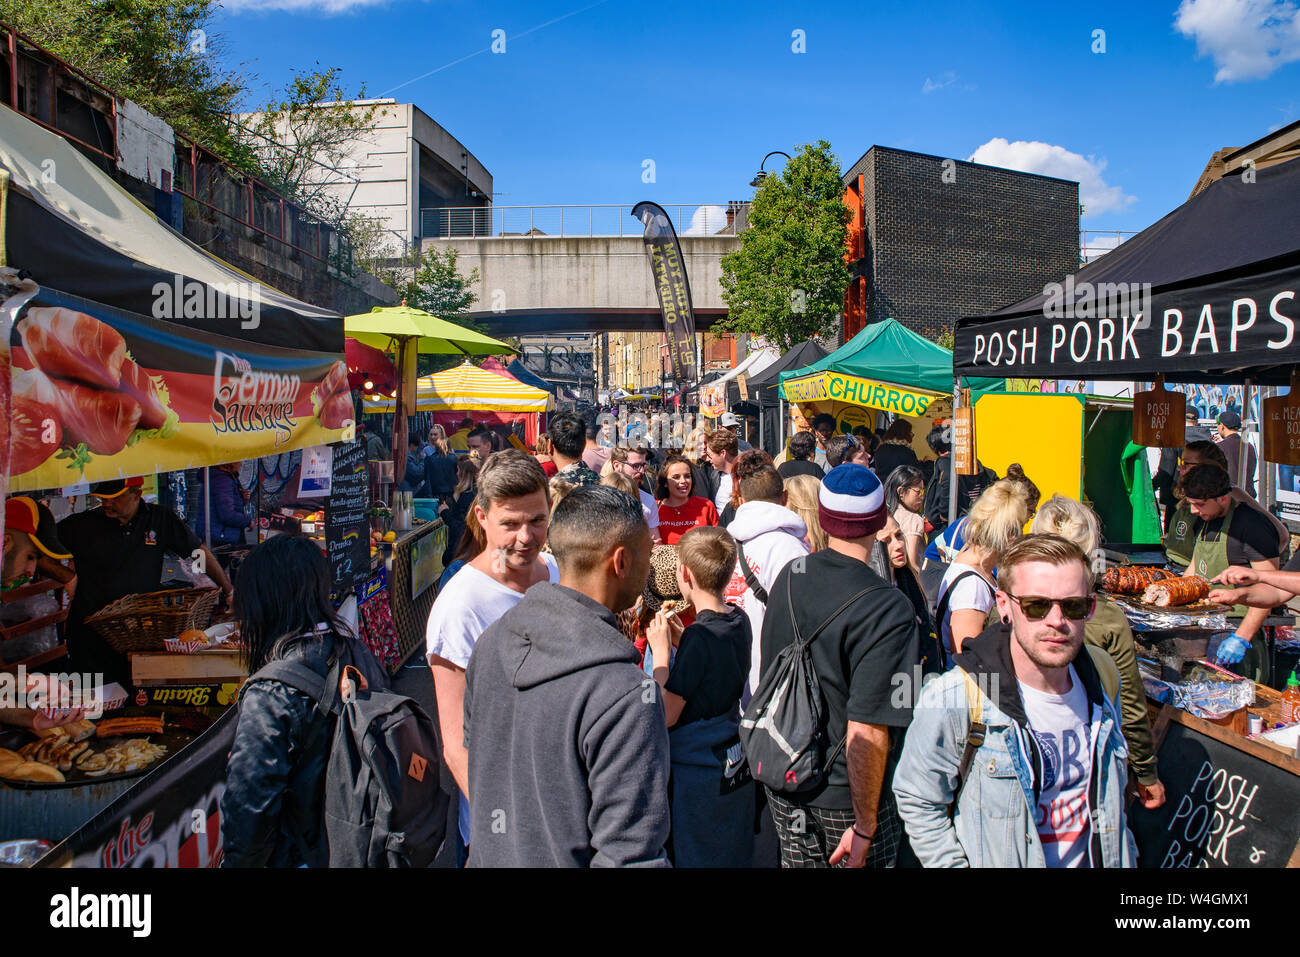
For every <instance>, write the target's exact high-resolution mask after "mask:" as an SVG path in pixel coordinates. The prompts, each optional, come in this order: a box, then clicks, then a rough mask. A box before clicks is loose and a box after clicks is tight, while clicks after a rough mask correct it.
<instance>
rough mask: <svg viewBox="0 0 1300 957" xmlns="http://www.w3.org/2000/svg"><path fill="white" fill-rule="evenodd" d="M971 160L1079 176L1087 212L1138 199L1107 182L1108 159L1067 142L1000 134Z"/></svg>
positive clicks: (1081, 198) (1112, 209)
mask: <svg viewBox="0 0 1300 957" xmlns="http://www.w3.org/2000/svg"><path fill="white" fill-rule="evenodd" d="M970 161H971V162H972V163H984V164H985V165H988V166H1001V167H1004V168H1005V169H1018V170H1020V171H1021V172H1024V173H1039V174H1041V175H1043V176H1056V177H1058V178H1060V179H1072V180H1075V181H1077V182H1078V184H1079V202H1081V203H1083V205H1084V206H1086V207H1087V210H1086V211H1085V213H1084V215H1086V216H1096V215H1097V214H1099V213H1111V212H1118V211H1119V210H1123V209H1127V208H1128V207H1129V206H1131V205H1132V204H1133V203H1135V202H1136V201H1137V197H1136V196H1129V195H1128V194H1127V193H1125V192H1124V190H1123V189H1121V188H1120V187H1118V186H1108V185H1106V181H1105V180H1104V179H1103V178H1102V172H1103V171H1104V170H1105V169H1106V161H1105V160H1104V159H1094V158H1093V157H1091V156H1080V155H1079V154H1078V153H1072V152H1070V151H1069V150H1067V149H1066V148H1065V147H1064V146H1053V145H1052V144H1051V143H1039V142H1037V141H1034V142H1028V141H1025V140H1016V142H1014V143H1009V142H1007V140H1005V139H1003V138H1002V137H1000V136H997V137H994V138H993V139H991V140H989V141H988V142H987V143H985V144H984V145H983V146H981V147H980V148H979V149H977V150H976V151H975V152H974V153H973V154H971V156H970Z"/></svg>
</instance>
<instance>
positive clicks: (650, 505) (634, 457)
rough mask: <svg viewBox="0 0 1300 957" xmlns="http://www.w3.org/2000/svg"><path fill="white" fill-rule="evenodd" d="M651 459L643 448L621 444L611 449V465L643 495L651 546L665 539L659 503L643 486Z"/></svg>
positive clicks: (642, 499)
mask: <svg viewBox="0 0 1300 957" xmlns="http://www.w3.org/2000/svg"><path fill="white" fill-rule="evenodd" d="M649 459H650V453H649V452H647V451H646V450H645V449H643V448H633V449H629V448H627V447H625V446H622V445H619V446H615V447H614V448H613V449H611V450H610V460H609V461H610V467H611V468H612V469H613V470H614V471H615V472H621V473H622V474H623V475H626V476H627V477H628V478H630V479H631V480H632V484H633V485H635V486H636V494H637V495H639V496H640V497H641V510H642V511H643V512H644V513H645V520H646V524H647V525H649V526H650V542H651V547H654V546H655V545H661V544H663V539H662V538H660V536H659V503H658V502H656V501H655V500H654V497H653V496H651V495H650V494H649V493H648V492H646V490H645V489H643V488H641V480H642V479H644V478H645V468H646V462H648V461H649Z"/></svg>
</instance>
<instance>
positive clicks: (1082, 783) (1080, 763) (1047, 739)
mask: <svg viewBox="0 0 1300 957" xmlns="http://www.w3.org/2000/svg"><path fill="white" fill-rule="evenodd" d="M1070 681H1071V686H1070V690H1069V691H1068V692H1066V693H1065V694H1063V695H1054V694H1047V693H1046V692H1043V691H1037V690H1035V689H1033V688H1030V687H1029V686H1028V685H1026V684H1024V683H1023V682H1021V683H1019V684H1020V697H1021V700H1023V701H1024V703H1025V715H1026V716H1027V717H1028V718H1029V731H1030V733H1031V734H1032V735H1033V736H1034V739H1035V740H1036V741H1037V743H1038V750H1039V752H1040V753H1041V754H1042V758H1043V781H1042V783H1041V786H1040V788H1039V797H1038V807H1036V808H1035V809H1034V823H1035V824H1036V825H1037V827H1038V838H1039V840H1041V841H1042V842H1043V857H1044V858H1045V859H1046V861H1047V866H1048V867H1088V866H1089V861H1088V840H1089V837H1090V836H1091V825H1090V823H1089V816H1088V782H1089V781H1090V780H1091V778H1092V743H1091V740H1090V738H1089V735H1090V731H1091V727H1092V725H1091V723H1090V721H1089V705H1088V693H1087V692H1086V691H1085V690H1084V687H1083V682H1082V681H1080V680H1079V675H1078V672H1076V671H1075V670H1074V665H1071V666H1070Z"/></svg>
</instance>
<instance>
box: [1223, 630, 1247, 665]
mask: <svg viewBox="0 0 1300 957" xmlns="http://www.w3.org/2000/svg"><path fill="white" fill-rule="evenodd" d="M1249 647H1250V642H1248V641H1247V640H1246V639H1245V638H1242V637H1240V636H1238V635H1231V636H1229V637H1227V638H1225V639H1223V641H1222V642H1221V643H1220V645H1219V651H1218V653H1217V654H1216V655H1215V659H1214V660H1215V661H1217V662H1218V663H1219V664H1221V665H1235V664H1237V662H1239V661H1241V659H1242V658H1244V657H1245V656H1246V649H1247V648H1249Z"/></svg>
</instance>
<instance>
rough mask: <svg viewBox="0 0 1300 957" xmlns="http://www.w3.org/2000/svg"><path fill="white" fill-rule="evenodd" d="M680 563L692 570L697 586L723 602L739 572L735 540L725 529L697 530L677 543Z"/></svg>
mask: <svg viewBox="0 0 1300 957" xmlns="http://www.w3.org/2000/svg"><path fill="white" fill-rule="evenodd" d="M677 560H678V561H679V562H681V564H682V565H683V566H684V567H685V568H687V569H689V570H690V573H691V576H692V577H693V578H694V579H695V584H696V585H698V586H699V587H700V588H701V589H703V590H704V591H706V592H708V593H709V594H710V595H712V596H713V597H715V598H721V597H722V593H723V591H724V590H725V589H726V587H727V582H729V581H731V574H732V572H734V571H735V569H736V540H735V539H734V538H732V537H731V536H730V535H729V534H728V533H727V531H726V529H722V528H718V527H716V526H714V525H700V526H697V527H695V528H692V529H691V530H690V531H688V532H687V533H686V534H685V535H683V536H682V537H681V538H680V539H679V540H678V541H677Z"/></svg>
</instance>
